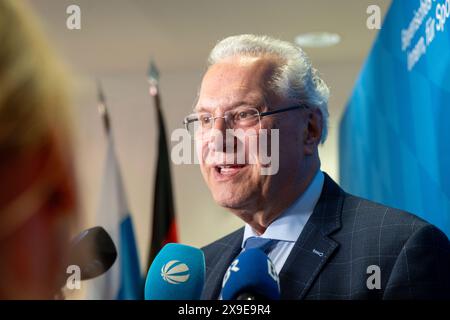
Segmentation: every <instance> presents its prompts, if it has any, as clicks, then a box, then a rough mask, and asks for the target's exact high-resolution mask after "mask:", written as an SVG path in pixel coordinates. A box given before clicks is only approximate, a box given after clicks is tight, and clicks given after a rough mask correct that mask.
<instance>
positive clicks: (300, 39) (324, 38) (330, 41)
mask: <svg viewBox="0 0 450 320" xmlns="http://www.w3.org/2000/svg"><path fill="white" fill-rule="evenodd" d="M340 41H341V37H340V36H339V35H338V34H337V33H329V32H310V33H304V34H301V35H298V36H297V37H296V38H295V43H296V44H298V45H299V46H301V47H307V48H324V47H331V46H334V45H336V44H338V43H339V42H340Z"/></svg>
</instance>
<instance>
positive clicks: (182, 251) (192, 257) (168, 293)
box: [145, 243, 205, 300]
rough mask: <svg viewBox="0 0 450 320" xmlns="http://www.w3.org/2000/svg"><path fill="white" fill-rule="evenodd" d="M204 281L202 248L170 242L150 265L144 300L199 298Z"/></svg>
mask: <svg viewBox="0 0 450 320" xmlns="http://www.w3.org/2000/svg"><path fill="white" fill-rule="evenodd" d="M204 281H205V256H204V254H203V251H201V250H200V249H197V248H194V247H190V246H186V245H183V244H178V243H169V244H167V245H165V246H164V248H162V249H161V251H160V252H159V253H158V255H157V256H156V257H155V259H154V260H153V263H152V265H151V266H150V269H149V271H148V274H147V279H146V281H145V300H199V299H200V296H201V293H202V289H203V284H204Z"/></svg>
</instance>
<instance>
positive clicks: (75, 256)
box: [68, 227, 117, 280]
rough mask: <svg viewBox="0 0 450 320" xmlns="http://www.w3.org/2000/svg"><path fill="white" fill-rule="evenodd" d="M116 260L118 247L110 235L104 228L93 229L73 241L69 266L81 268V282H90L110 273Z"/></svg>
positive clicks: (82, 233)
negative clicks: (107, 272)
mask: <svg viewBox="0 0 450 320" xmlns="http://www.w3.org/2000/svg"><path fill="white" fill-rule="evenodd" d="M116 258H117V250H116V246H115V245H114V242H113V240H112V239H111V237H110V236H109V234H108V233H107V232H106V230H105V229H103V228H102V227H93V228H90V229H87V230H85V231H83V232H81V233H80V234H78V235H77V236H76V237H75V238H74V239H73V240H72V243H71V248H70V252H69V257H68V265H76V266H78V267H79V268H80V271H81V272H80V273H81V274H80V276H81V279H80V280H89V279H92V278H95V277H98V276H100V275H102V274H103V273H105V272H106V271H108V270H109V268H111V266H112V265H113V264H114V262H115V261H116Z"/></svg>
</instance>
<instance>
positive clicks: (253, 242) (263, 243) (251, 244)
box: [244, 237, 277, 254]
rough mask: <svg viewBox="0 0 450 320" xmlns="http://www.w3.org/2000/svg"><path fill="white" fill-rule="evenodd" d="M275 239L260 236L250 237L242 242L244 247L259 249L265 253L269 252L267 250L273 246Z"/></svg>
mask: <svg viewBox="0 0 450 320" xmlns="http://www.w3.org/2000/svg"><path fill="white" fill-rule="evenodd" d="M276 243H277V240H275V239H266V238H260V237H250V238H248V239H247V240H246V241H245V243H244V249H260V250H262V251H263V252H264V253H265V254H269V252H270V251H271V250H272V249H273V247H275V245H276Z"/></svg>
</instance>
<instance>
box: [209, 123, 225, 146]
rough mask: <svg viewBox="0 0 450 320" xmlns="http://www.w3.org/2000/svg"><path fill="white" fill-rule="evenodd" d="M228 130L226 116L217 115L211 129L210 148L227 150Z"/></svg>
mask: <svg viewBox="0 0 450 320" xmlns="http://www.w3.org/2000/svg"><path fill="white" fill-rule="evenodd" d="M226 130H227V123H226V121H225V118H223V117H217V118H216V119H215V120H214V125H213V128H212V130H211V136H210V139H209V145H210V148H213V149H214V150H215V151H216V152H217V151H222V152H225V151H226Z"/></svg>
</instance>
